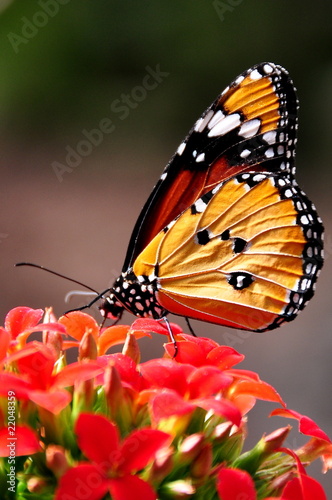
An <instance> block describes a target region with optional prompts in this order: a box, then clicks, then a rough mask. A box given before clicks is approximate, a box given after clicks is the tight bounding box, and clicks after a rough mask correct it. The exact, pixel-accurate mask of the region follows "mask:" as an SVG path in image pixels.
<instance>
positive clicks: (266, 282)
mask: <svg viewBox="0 0 332 500" xmlns="http://www.w3.org/2000/svg"><path fill="white" fill-rule="evenodd" d="M321 237H322V226H321V223H320V220H319V218H318V216H317V214H316V211H315V208H314V207H313V205H312V204H311V203H310V202H309V200H308V199H307V197H306V196H305V194H304V193H302V192H301V190H300V189H299V188H298V187H297V186H296V185H294V183H292V182H291V181H289V180H285V178H284V177H281V176H280V175H278V174H275V175H266V174H257V173H245V174H240V175H238V176H236V177H233V178H231V179H230V180H227V181H225V182H223V183H221V184H220V185H219V186H217V187H216V188H214V190H212V191H211V192H210V193H209V196H205V197H203V198H200V199H199V200H197V201H196V202H195V203H194V204H193V205H192V206H191V207H189V208H188V209H187V210H185V211H184V212H183V213H182V214H181V215H180V216H179V217H178V218H177V219H175V220H174V221H173V222H172V223H170V224H169V227H167V228H165V230H164V231H162V232H161V233H159V234H158V235H157V236H156V237H155V238H154V239H153V240H152V241H151V243H150V244H149V245H148V246H147V247H146V249H145V250H144V251H143V252H142V253H141V255H139V256H138V258H137V259H136V261H135V264H134V267H133V271H134V273H135V275H136V276H140V277H143V276H145V277H147V279H150V281H152V280H153V279H154V278H155V277H156V280H157V282H158V291H157V294H156V298H157V301H158V303H159V304H160V306H161V307H162V308H163V309H165V310H168V311H172V312H173V313H175V314H180V315H183V316H188V317H191V318H196V319H201V320H206V321H209V322H213V323H218V324H222V325H225V326H231V327H235V328H243V329H248V330H257V331H263V330H268V329H273V328H276V327H277V326H279V325H280V324H281V323H282V322H284V321H290V320H291V319H293V318H294V317H295V316H296V314H297V313H298V312H299V310H301V309H302V308H303V307H304V305H305V303H306V302H307V301H308V300H309V299H310V298H311V296H312V293H313V288H314V283H315V281H316V276H317V272H318V271H319V269H320V268H321V266H322V240H321Z"/></svg>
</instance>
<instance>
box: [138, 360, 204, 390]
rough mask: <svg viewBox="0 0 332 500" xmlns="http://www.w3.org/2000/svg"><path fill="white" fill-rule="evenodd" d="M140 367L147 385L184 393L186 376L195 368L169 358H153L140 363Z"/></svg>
mask: <svg viewBox="0 0 332 500" xmlns="http://www.w3.org/2000/svg"><path fill="white" fill-rule="evenodd" d="M140 369H141V373H142V375H143V377H144V379H145V380H146V381H147V382H148V385H149V387H160V388H165V389H172V390H174V391H176V392H177V393H179V394H180V395H184V394H185V393H186V392H187V386H188V384H187V378H188V376H189V375H190V374H191V373H192V372H193V371H194V369H195V368H194V367H193V366H191V365H185V364H183V365H182V364H179V363H175V362H174V361H172V360H169V359H154V360H152V361H147V362H146V363H142V364H141V366H140Z"/></svg>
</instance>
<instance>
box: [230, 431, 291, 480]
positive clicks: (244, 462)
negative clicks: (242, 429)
mask: <svg viewBox="0 0 332 500" xmlns="http://www.w3.org/2000/svg"><path fill="white" fill-rule="evenodd" d="M290 429H291V427H290V426H288V427H283V428H281V429H277V430H276V431H274V432H272V433H271V434H269V435H268V436H263V437H262V439H260V440H259V441H258V443H257V444H256V446H254V448H253V449H252V450H250V451H248V452H246V453H243V454H242V455H241V456H240V457H239V458H238V459H237V460H235V462H234V464H233V465H234V466H235V467H237V468H239V469H245V470H246V471H248V472H249V473H250V474H254V473H255V472H256V471H257V469H258V468H259V467H260V465H261V464H262V463H263V462H264V461H265V460H266V459H267V458H268V457H269V456H270V455H272V454H273V453H275V452H276V450H277V449H278V448H280V446H281V445H282V443H283V441H284V440H285V439H286V437H287V435H288V433H289V431H290Z"/></svg>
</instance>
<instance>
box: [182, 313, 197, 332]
mask: <svg viewBox="0 0 332 500" xmlns="http://www.w3.org/2000/svg"><path fill="white" fill-rule="evenodd" d="M185 320H186V323H187V327H188V328H189V331H190V333H191V335H192V336H193V337H197V335H196V333H195V332H194V329H193V327H192V326H191V324H190V321H189V318H187V317H186V318H185Z"/></svg>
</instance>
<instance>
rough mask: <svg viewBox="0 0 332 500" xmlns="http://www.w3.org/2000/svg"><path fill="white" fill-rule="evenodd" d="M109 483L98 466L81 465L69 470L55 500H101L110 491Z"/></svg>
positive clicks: (61, 482) (62, 480)
mask: <svg viewBox="0 0 332 500" xmlns="http://www.w3.org/2000/svg"><path fill="white" fill-rule="evenodd" d="M108 486H109V481H108V479H107V477H106V476H105V475H104V474H103V472H102V471H101V470H100V469H99V467H97V466H96V465H92V464H81V465H78V466H77V467H73V468H72V469H69V471H67V472H66V473H65V474H64V475H63V476H62V478H61V479H60V484H59V487H58V489H57V490H56V492H55V497H54V500H74V499H75V500H77V499H79V498H81V499H84V500H101V499H102V498H104V496H105V494H106V493H107V491H108Z"/></svg>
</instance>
